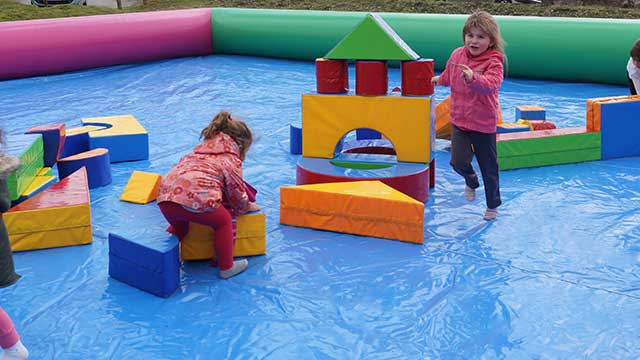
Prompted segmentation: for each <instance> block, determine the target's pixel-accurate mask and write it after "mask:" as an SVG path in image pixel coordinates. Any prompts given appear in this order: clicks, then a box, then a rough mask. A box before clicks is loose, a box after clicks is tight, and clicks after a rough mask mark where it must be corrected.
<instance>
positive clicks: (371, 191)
mask: <svg viewBox="0 0 640 360" xmlns="http://www.w3.org/2000/svg"><path fill="white" fill-rule="evenodd" d="M348 60H355V68H356V86H355V94H354V93H352V92H350V91H349V78H348V76H349V72H348V63H347V62H348ZM392 60H393V61H400V62H401V71H402V93H401V94H393V95H389V94H388V93H389V86H388V75H387V62H388V61H392ZM431 77H433V60H431V59H421V58H420V57H419V55H418V54H416V53H415V52H414V51H413V50H412V49H411V48H410V47H409V46H408V45H407V44H406V43H405V42H404V41H403V40H402V39H401V38H400V36H398V34H397V33H395V31H394V30H393V29H391V27H390V26H389V25H388V24H387V23H386V22H385V21H384V20H383V19H382V18H381V17H380V16H378V15H376V14H368V15H367V16H366V17H365V18H364V19H363V20H362V21H361V22H360V23H359V24H358V25H357V26H356V27H355V28H354V29H353V30H352V31H351V32H350V33H349V34H347V35H346V36H345V37H344V38H343V39H342V40H341V41H340V42H339V43H338V44H337V45H336V46H335V47H334V48H333V49H332V50H331V51H329V52H328V53H327V54H326V55H325V57H324V58H322V59H317V60H316V92H315V93H308V94H303V95H302V128H301V131H299V133H300V135H301V139H294V138H293V136H292V141H291V143H292V147H291V149H292V152H294V151H293V150H294V148H301V152H302V158H301V159H300V160H299V161H298V163H297V169H296V184H297V186H293V187H283V188H281V189H280V195H281V202H280V212H281V214H280V222H281V223H282V224H287V225H294V226H303V227H311V228H315V229H322V230H331V231H339V232H347V233H353V234H359V235H367V236H378V237H384V238H388V239H394V240H401V241H408V242H415V243H422V241H423V239H422V236H423V230H422V228H423V227H422V219H423V217H424V204H423V203H424V202H427V201H428V199H429V187H430V186H431V185H432V184H433V181H432V179H433V169H434V163H433V160H432V150H433V143H434V139H435V137H434V135H435V133H434V109H433V99H432V95H433V86H432V85H431V81H430V80H431ZM354 130H356V131H360V130H366V131H368V133H369V134H374V137H375V134H381V135H382V136H383V137H384V139H379V141H378V143H376V146H369V145H371V144H370V143H368V141H369V139H360V136H358V138H357V139H356V140H351V141H349V143H350V144H349V145H348V146H347V145H346V142H345V141H344V138H345V136H346V135H347V134H349V133H350V132H351V131H354ZM297 133H298V131H295V132H294V131H293V127H292V131H291V134H292V135H295V134H297ZM300 143H301V145H300ZM293 144H295V146H294V145H293ZM345 148H347V149H346V150H345ZM373 148H375V149H376V150H374V149H373ZM380 148H382V149H383V151H380ZM355 204H360V205H358V206H356V205H355ZM353 206H356V207H357V208H358V209H360V210H362V211H364V212H362V213H361V212H359V211H355V210H354V207H353ZM387 209H396V210H398V209H401V210H398V212H397V213H394V214H395V215H394V216H391V214H389V213H387V212H385V211H384V210H387ZM376 216H383V217H384V218H385V220H384V221H382V220H381V218H377V217H376ZM367 219H368V220H367ZM409 224H412V225H409Z"/></svg>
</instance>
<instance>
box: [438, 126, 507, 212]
mask: <svg viewBox="0 0 640 360" xmlns="http://www.w3.org/2000/svg"><path fill="white" fill-rule="evenodd" d="M474 155H475V157H476V160H478V165H480V173H481V174H482V182H483V183H484V192H485V197H486V200H487V207H488V208H491V209H495V208H497V207H498V206H500V204H501V203H502V201H501V199H500V174H499V170H498V155H497V152H496V134H495V133H494V134H485V133H481V132H477V131H464V130H462V129H460V128H458V127H457V126H455V125H453V124H451V161H450V164H451V166H452V167H453V170H455V172H457V173H458V174H460V175H462V176H463V177H464V182H465V183H466V184H467V186H468V187H470V188H472V189H475V188H477V187H479V186H480V183H479V182H478V175H476V172H475V170H474V169H473V165H471V161H472V160H473V156H474Z"/></svg>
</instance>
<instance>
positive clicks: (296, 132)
mask: <svg viewBox="0 0 640 360" xmlns="http://www.w3.org/2000/svg"><path fill="white" fill-rule="evenodd" d="M289 152H291V153H292V154H294V155H300V154H302V125H301V124H299V123H291V124H289Z"/></svg>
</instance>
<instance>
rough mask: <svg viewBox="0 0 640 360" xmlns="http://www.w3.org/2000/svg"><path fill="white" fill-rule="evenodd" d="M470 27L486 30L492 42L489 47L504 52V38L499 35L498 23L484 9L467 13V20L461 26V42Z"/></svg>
mask: <svg viewBox="0 0 640 360" xmlns="http://www.w3.org/2000/svg"><path fill="white" fill-rule="evenodd" d="M471 28H478V29H480V30H482V31H484V32H486V33H487V34H488V35H489V38H491V43H492V44H493V45H491V46H490V47H489V49H494V50H496V51H498V52H500V53H502V54H504V40H503V39H502V35H500V28H499V27H498V23H497V22H496V20H495V19H494V18H493V16H491V14H489V13H488V12H486V11H475V12H474V13H473V14H471V15H469V17H468V18H467V21H466V22H465V23H464V27H463V28H462V41H463V42H464V37H465V35H466V34H467V33H469V32H470V31H471Z"/></svg>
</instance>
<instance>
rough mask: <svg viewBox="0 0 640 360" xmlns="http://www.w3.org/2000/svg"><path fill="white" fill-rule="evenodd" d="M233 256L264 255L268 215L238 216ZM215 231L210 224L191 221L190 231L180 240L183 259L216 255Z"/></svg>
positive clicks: (200, 258)
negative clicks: (214, 245) (214, 246)
mask: <svg viewBox="0 0 640 360" xmlns="http://www.w3.org/2000/svg"><path fill="white" fill-rule="evenodd" d="M234 232H235V234H234V235H235V240H234V246H233V256H256V255H264V254H265V253H266V251H267V246H266V215H265V214H264V213H252V214H245V215H242V216H238V217H237V218H236V219H235V224H234ZM214 237H215V231H213V229H211V228H210V227H208V226H203V225H199V224H194V223H191V224H190V225H189V233H188V234H187V236H186V237H185V238H184V239H182V241H181V242H180V258H181V259H182V260H206V259H211V258H212V257H214V256H215V249H214V248H213V239H214Z"/></svg>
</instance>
